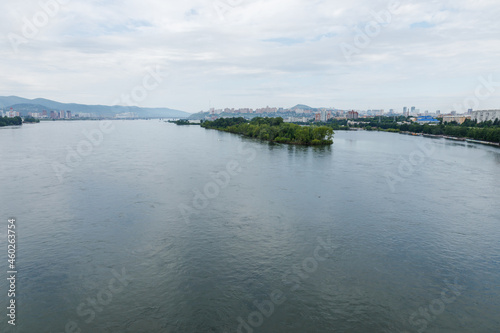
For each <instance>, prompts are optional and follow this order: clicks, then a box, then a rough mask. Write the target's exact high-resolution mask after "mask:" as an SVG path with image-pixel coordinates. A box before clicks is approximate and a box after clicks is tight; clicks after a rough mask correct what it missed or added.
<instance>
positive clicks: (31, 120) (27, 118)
mask: <svg viewBox="0 0 500 333" xmlns="http://www.w3.org/2000/svg"><path fill="white" fill-rule="evenodd" d="M39 122H40V119H37V118H33V117H25V118H24V120H23V123H39Z"/></svg>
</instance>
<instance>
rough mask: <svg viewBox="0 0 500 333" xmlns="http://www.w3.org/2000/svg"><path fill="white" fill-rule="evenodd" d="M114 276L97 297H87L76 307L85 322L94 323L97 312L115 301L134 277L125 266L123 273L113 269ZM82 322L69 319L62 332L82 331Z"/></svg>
mask: <svg viewBox="0 0 500 333" xmlns="http://www.w3.org/2000/svg"><path fill="white" fill-rule="evenodd" d="M111 274H112V275H113V277H112V278H111V279H109V281H108V284H107V285H106V287H104V288H103V289H101V290H99V291H98V292H97V293H96V295H95V297H87V298H86V299H85V301H84V302H81V303H80V304H78V306H77V307H76V314H77V315H78V317H79V318H80V319H79V320H80V321H83V322H84V323H85V324H90V323H92V322H93V321H94V320H95V318H96V316H97V314H98V313H101V312H103V311H104V309H105V307H106V306H108V305H110V304H111V303H112V302H113V298H114V296H116V295H118V294H120V293H121V292H123V290H124V289H125V287H127V286H128V285H129V284H130V283H131V282H132V281H133V278H131V277H130V276H128V275H127V272H126V271H125V268H122V271H121V273H119V272H117V271H116V270H114V269H112V270H111ZM81 332H82V329H81V323H79V322H78V321H76V320H73V319H69V320H68V321H67V322H66V325H65V327H64V331H63V332H61V333H81Z"/></svg>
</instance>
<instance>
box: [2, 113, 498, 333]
mask: <svg viewBox="0 0 500 333" xmlns="http://www.w3.org/2000/svg"><path fill="white" fill-rule="evenodd" d="M113 123H114V126H115V130H114V131H113V132H112V133H110V134H109V135H107V136H106V137H105V138H104V140H103V143H102V144H101V145H100V146H99V147H96V148H95V149H94V150H93V152H92V154H90V155H89V156H87V157H85V158H84V159H83V160H82V162H81V163H80V164H79V165H78V167H75V168H73V169H72V170H71V172H69V173H68V174H67V175H66V178H65V181H64V182H63V183H59V181H58V179H57V177H56V175H55V174H54V171H53V169H52V163H53V162H61V161H64V159H65V157H66V154H67V148H66V147H67V146H70V147H75V146H76V145H77V144H78V142H79V141H80V140H82V139H83V138H82V136H81V135H80V133H81V131H82V130H83V129H86V130H91V129H93V128H95V127H96V122H71V123H62V122H48V123H41V124H37V125H36V126H32V127H28V126H26V127H24V126H23V127H22V128H19V129H2V131H0V142H2V147H1V148H0V151H1V154H2V157H4V156H8V157H9V158H6V159H4V158H3V159H2V164H1V165H0V177H1V178H2V179H1V182H2V184H4V185H5V186H6V187H3V188H8V189H9V190H8V191H7V190H2V191H1V192H0V202H2V203H3V204H5V203H6V205H5V206H3V207H6V210H5V211H6V213H5V214H7V215H8V216H15V217H16V218H17V219H18V221H19V230H18V232H19V240H20V241H19V261H18V264H19V272H20V273H19V276H20V277H19V286H22V288H21V287H20V288H19V295H18V298H17V299H18V302H19V309H22V311H21V310H20V312H19V313H20V317H19V326H18V327H17V329H18V330H19V332H63V331H64V330H65V326H66V325H67V324H68V322H71V323H74V324H75V325H77V326H78V328H79V329H81V330H82V332H207V331H208V332H245V331H247V332H250V331H251V330H253V331H254V332H332V331H339V332H401V331H408V332H417V331H419V330H421V331H422V330H425V331H426V332H441V331H450V332H492V331H495V330H496V329H497V328H498V325H499V322H498V319H497V315H498V310H499V309H500V304H499V302H500V301H499V300H500V297H499V296H500V295H499V285H500V284H499V282H500V273H499V271H500V266H499V261H498V258H499V256H500V244H499V242H498V239H499V238H500V237H499V236H500V232H499V229H500V228H499V224H498V222H499V216H498V208H497V205H498V201H499V199H500V193H499V192H498V190H497V189H498V188H499V186H500V178H499V177H498V174H499V170H500V167H499V164H500V152H499V150H498V149H496V148H494V147H488V146H480V145H471V144H462V143H460V142H450V141H446V140H442V139H428V138H423V137H409V136H403V135H397V134H391V133H377V132H344V131H339V132H337V133H336V135H335V137H334V142H335V143H334V145H333V146H331V147H303V146H291V145H281V144H271V143H267V142H260V141H258V140H254V139H248V138H244V137H241V136H238V135H233V134H229V133H224V132H217V131H212V130H204V129H201V128H199V127H194V126H189V127H187V126H186V127H184V126H175V125H171V124H166V123H163V122H158V121H116V122H113ZM421 143H429V144H431V145H432V147H433V148H434V154H432V156H430V157H429V158H428V159H427V160H426V162H425V163H424V164H423V165H422V166H421V167H420V168H418V169H417V170H415V171H414V173H413V174H412V176H411V177H408V178H407V179H405V181H404V182H400V183H398V184H397V186H396V188H395V191H394V192H392V191H391V189H390V187H389V186H388V184H387V181H386V178H385V177H386V174H387V172H388V171H389V172H393V171H394V170H396V171H397V167H398V165H399V163H400V161H401V158H405V157H408V155H409V154H410V153H411V152H412V151H415V150H416V149H418V147H419V144H421ZM241 149H243V151H244V153H243V154H242V152H241ZM251 156H254V157H252V158H250V157H251ZM231 161H237V162H238V163H239V167H241V171H239V172H237V173H235V174H234V175H232V176H231V178H230V179H229V180H228V181H227V182H226V183H223V182H221V183H219V184H218V185H217V186H218V187H217V188H215V189H216V191H215V192H208V193H209V194H210V193H212V194H213V195H212V196H210V197H209V198H207V202H206V203H205V204H203V205H201V208H196V207H195V205H194V204H193V202H194V200H196V198H197V195H199V194H198V193H202V194H203V193H204V191H205V187H206V186H208V185H207V184H211V183H213V184H217V182H216V181H215V180H214V178H213V174H216V173H218V172H221V171H225V170H226V168H227V165H228V163H230V162H231ZM20 166H22V167H20ZM210 186H213V185H210ZM210 186H209V187H210ZM180 207H190V208H191V210H190V211H188V212H187V213H186V212H183V211H182V209H181V208H180ZM183 214H188V215H189V223H186V222H185V218H184V217H185V216H184V215H183ZM0 236H2V238H3V239H6V237H5V231H4V230H0ZM318 239H322V240H323V241H324V242H326V240H329V242H331V248H333V249H335V250H334V251H332V252H331V255H329V256H328V258H326V259H324V260H323V258H324V256H326V254H328V252H326V250H323V249H321V248H320V249H319V250H318V245H319V244H321V243H319V241H318ZM3 256H4V257H5V258H3V259H4V261H5V260H6V259H7V258H6V255H5V254H3ZM113 272H120V274H121V272H126V274H127V276H129V277H130V283H129V284H127V285H123V289H122V290H120V292H113V291H111V292H110V293H107V292H106V291H110V290H117V289H116V288H118V285H114V284H112V285H110V280H111V279H113V278H115V279H116V277H115V275H114V273H113ZM110 286H111V287H110ZM113 287H114V288H115V289H113ZM6 288H7V285H6V281H5V280H3V281H1V282H0V289H2V290H6ZM453 288H455V289H453ZM455 291H458V292H456V293H455ZM277 292H282V299H279V298H276V297H277V296H276V293H277ZM273 293H274V294H273ZM443 293H445V295H446V296H447V297H448V298H445V300H446V302H444V301H443V300H442V298H441V297H442V296H441V295H442V294H443ZM99 295H100V296H99ZM110 295H111V297H110ZM272 295H274V296H272ZM99 297H100V298H99ZM106 297H108V298H106ZM451 300H452V301H451ZM281 301H282V302H281ZM92 302H97V303H95V304H96V305H95V306H92V304H93V303H92ZM440 302H441V303H440ZM82 304H83V305H82ZM270 304H272V306H273V309H272V311H271V305H270ZM441 305H443V306H444V307H443V306H441ZM79 307H80V310H78V309H79ZM441 307H442V308H441ZM420 309H423V310H425V309H427V311H428V312H421V311H420ZM92 312H93V313H94V316H92V315H91V313H92ZM427 313H429V315H428V314H427ZM428 316H430V317H428ZM91 318H92V320H90V319H91ZM0 325H1V327H2V329H3V328H5V327H7V329H6V332H14V330H12V329H11V328H10V327H8V326H7V322H6V318H2V319H1V320H0ZM9 329H10V331H9ZM238 329H239V331H238ZM2 332H3V330H2Z"/></svg>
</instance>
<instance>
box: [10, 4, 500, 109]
mask: <svg viewBox="0 0 500 333" xmlns="http://www.w3.org/2000/svg"><path fill="white" fill-rule="evenodd" d="M44 3H45V4H47V6H45V7H46V8H45V9H44V8H42V5H41V4H44ZM376 13H380V15H377V14H376ZM499 17H500V5H499V3H498V0H475V1H471V0H448V1H400V2H397V1H396V2H394V1H379V0H350V1H321V0H215V1H212V0H183V1H171V0H141V1H138V0H134V1H133V0H123V1H119V0H86V1H78V0H40V1H38V0H36V1H31V0H28V1H26V0H23V1H6V0H2V10H1V12H0V29H1V31H2V39H1V44H0V73H1V80H0V95H4V96H5V95H17V96H21V97H26V98H37V97H44V98H48V99H53V100H57V101H60V102H75V103H84V104H105V105H112V104H122V105H126V104H130V103H132V104H135V105H139V106H149V107H170V108H175V109H179V110H184V111H187V112H198V111H200V110H208V108H209V106H212V107H215V108H225V107H237V108H238V107H251V108H257V107H265V106H267V105H269V106H276V107H292V106H294V105H295V104H298V103H302V104H307V105H310V106H313V107H336V108H339V109H385V110H388V109H391V108H394V109H396V110H401V109H402V107H403V106H416V107H417V108H419V109H421V110H422V111H424V110H430V111H435V110H436V109H440V110H442V111H449V110H452V109H459V108H460V107H463V108H464V109H465V108H467V107H465V106H464V104H465V105H466V106H470V107H474V108H475V109H488V108H500V19H499ZM366 32H368V34H366ZM367 35H368V36H367ZM158 70H160V71H161V77H159V76H158V74H155V75H152V74H151V73H155V72H158ZM481 78H483V79H481ZM483 81H485V82H488V81H490V83H489V84H485V83H484V82H483ZM496 82H498V83H496ZM127 96H130V97H127ZM459 111H460V110H459Z"/></svg>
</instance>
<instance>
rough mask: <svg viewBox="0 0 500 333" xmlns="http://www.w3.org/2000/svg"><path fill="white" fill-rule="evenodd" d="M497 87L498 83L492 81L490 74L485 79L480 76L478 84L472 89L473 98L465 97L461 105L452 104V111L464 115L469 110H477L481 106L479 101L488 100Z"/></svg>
mask: <svg viewBox="0 0 500 333" xmlns="http://www.w3.org/2000/svg"><path fill="white" fill-rule="evenodd" d="M499 87H500V81H496V82H495V81H493V74H490V75H489V76H488V77H487V78H485V77H484V76H480V77H479V84H478V85H477V87H476V89H474V96H469V97H466V98H465V99H464V101H463V102H462V103H461V104H453V110H454V111H457V112H458V113H464V112H465V111H467V110H469V109H473V110H477V109H479V107H480V105H481V101H485V100H487V99H488V98H490V97H491V96H492V95H493V94H494V93H495V92H496V90H497V88H499Z"/></svg>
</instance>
